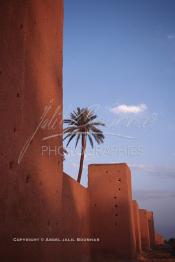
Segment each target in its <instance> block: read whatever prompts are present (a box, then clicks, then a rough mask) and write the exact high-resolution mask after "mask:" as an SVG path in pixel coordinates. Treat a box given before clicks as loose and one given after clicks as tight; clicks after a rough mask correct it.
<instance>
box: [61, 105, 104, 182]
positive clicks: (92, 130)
mask: <svg viewBox="0 0 175 262" xmlns="http://www.w3.org/2000/svg"><path fill="white" fill-rule="evenodd" d="M96 118H97V115H96V114H95V113H94V111H92V110H90V109H88V108H79V107H77V109H76V110H74V111H73V112H72V113H71V114H70V118H69V119H65V120H64V123H65V124H68V127H66V128H65V129H64V134H65V137H64V140H65V139H67V138H68V142H67V145H66V147H67V146H68V145H69V143H70V142H71V140H72V139H73V138H76V143H75V148H76V147H77V144H78V141H79V139H80V138H81V157H80V166H79V172H78V178H77V182H79V183H80V181H81V176H82V171H83V162H84V154H85V150H86V142H87V138H88V140H89V142H90V144H91V147H92V148H93V145H94V143H93V139H95V141H96V142H97V143H98V144H100V143H103V141H104V138H105V137H104V135H103V132H102V131H101V130H100V129H98V128H97V126H104V124H103V123H101V122H98V121H96V120H95V119H96Z"/></svg>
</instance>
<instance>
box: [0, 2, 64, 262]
mask: <svg viewBox="0 0 175 262" xmlns="http://www.w3.org/2000/svg"><path fill="white" fill-rule="evenodd" d="M62 9H63V3H62V1H57V0H56V1H54V3H52V4H51V2H50V1H47V0H46V1H44V2H43V1H41V0H38V1H34V0H31V1H12V0H9V1H6V0H4V1H1V8H0V31H1V41H0V50H1V55H0V56H1V64H0V72H1V73H0V86H1V98H2V99H1V100H2V102H1V110H0V111H1V114H2V116H1V121H2V126H3V128H2V129H1V135H2V138H3V139H2V146H1V193H0V200H1V205H2V206H1V211H0V213H1V214H0V215H1V216H0V217H1V220H0V227H1V252H2V255H1V258H3V261H11V259H12V258H13V261H22V260H25V261H42V262H43V261H48V256H49V259H50V260H49V261H54V258H55V257H56V256H58V246H56V245H55V247H56V249H55V248H54V246H53V244H52V246H49V245H48V244H47V243H44V244H43V243H41V242H36V243H24V242H20V243H17V242H14V241H12V239H13V237H24V238H26V237H43V236H52V237H53V235H58V233H60V221H59V217H60V208H61V185H62V159H61V158H60V159H58V156H55V157H54V156H53V157H49V156H48V155H45V156H42V154H41V148H42V145H43V142H42V138H43V137H44V136H45V135H46V134H47V135H48V129H45V130H41V129H39V131H38V132H37V133H36V135H35V136H34V138H33V139H32V140H31V142H30V146H29V148H28V150H27V152H26V154H25V155H24V157H23V159H22V161H21V163H20V165H18V163H17V160H18V156H19V153H20V151H21V149H22V148H23V146H24V144H25V143H26V140H27V139H28V138H29V137H30V136H31V135H32V134H33V133H34V130H35V129H36V127H37V125H38V124H39V122H40V120H41V115H42V114H43V111H44V107H45V106H46V105H47V104H48V103H49V101H50V100H51V99H53V98H55V97H57V102H56V101H54V102H53V108H52V110H51V111H52V112H50V113H49V117H51V116H52V114H53V113H54V110H55V108H56V105H57V104H59V105H60V110H62V90H61V83H62V76H61V70H62V56H61V54H62V46H61V43H62ZM59 14H60V16H59ZM59 19H60V20H59ZM58 39H59V41H58ZM58 42H59V45H58ZM58 83H59V85H58ZM54 100H55V99H54ZM59 117H60V120H61V115H60V116H59ZM60 129H61V127H59V126H57V129H56V130H57V131H58V132H60ZM57 143H58V144H59V145H61V144H62V142H61V137H60V139H59V141H58V139H57V140H54V141H48V143H45V144H44V145H47V146H55V145H57ZM58 161H59V163H58ZM46 246H47V249H46ZM55 250H56V253H55Z"/></svg>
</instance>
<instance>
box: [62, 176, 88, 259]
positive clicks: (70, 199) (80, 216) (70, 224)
mask: <svg viewBox="0 0 175 262" xmlns="http://www.w3.org/2000/svg"><path fill="white" fill-rule="evenodd" d="M62 193H63V194H62V203H63V212H62V215H63V216H62V218H63V233H62V237H63V238H69V239H70V238H73V239H74V240H75V241H73V242H62V246H63V256H62V258H63V261H75V262H77V261H87V260H88V259H89V253H90V244H89V243H90V242H84V241H80V242H78V241H77V238H85V239H86V238H89V237H90V228H89V195H88V190H87V189H86V188H85V187H83V186H81V185H80V184H79V183H77V182H76V181H75V180H74V179H73V178H71V177H70V176H68V175H67V174H64V175H63V191H62Z"/></svg>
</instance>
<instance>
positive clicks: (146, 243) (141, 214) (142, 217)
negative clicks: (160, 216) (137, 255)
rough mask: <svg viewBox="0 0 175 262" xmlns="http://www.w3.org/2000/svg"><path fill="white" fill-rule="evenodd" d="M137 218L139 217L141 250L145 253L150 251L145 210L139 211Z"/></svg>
mask: <svg viewBox="0 0 175 262" xmlns="http://www.w3.org/2000/svg"><path fill="white" fill-rule="evenodd" d="M139 217H140V230H141V242H142V249H143V250H145V251H147V250H149V249H150V236H149V226H148V215H147V210H145V209H139Z"/></svg>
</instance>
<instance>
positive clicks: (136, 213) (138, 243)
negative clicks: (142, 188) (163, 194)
mask: <svg viewBox="0 0 175 262" xmlns="http://www.w3.org/2000/svg"><path fill="white" fill-rule="evenodd" d="M133 213H134V225H135V236H136V247H137V253H141V251H142V247H141V232H140V219H139V209H138V204H137V201H136V200H133Z"/></svg>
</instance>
